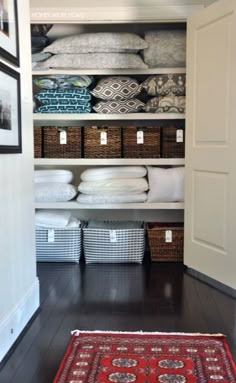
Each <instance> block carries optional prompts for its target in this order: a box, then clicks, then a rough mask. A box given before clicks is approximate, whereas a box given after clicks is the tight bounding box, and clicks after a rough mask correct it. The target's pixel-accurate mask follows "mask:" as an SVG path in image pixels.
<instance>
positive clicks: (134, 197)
mask: <svg viewBox="0 0 236 383" xmlns="http://www.w3.org/2000/svg"><path fill="white" fill-rule="evenodd" d="M146 200H147V193H139V194H124V195H102V194H100V195H89V194H79V195H78V197H77V202H79V203H88V204H94V203H132V202H133V203H135V202H145V201H146Z"/></svg>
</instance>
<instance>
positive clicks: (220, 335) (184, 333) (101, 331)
mask: <svg viewBox="0 0 236 383" xmlns="http://www.w3.org/2000/svg"><path fill="white" fill-rule="evenodd" d="M83 333H91V334H93V333H94V334H96V333H97V334H99V333H106V334H129V335H132V334H134V335H176V336H178V335H184V336H218V337H226V336H225V335H224V334H221V333H218V334H203V333H200V332H199V333H198V332H196V333H190V332H188V333H186V332H159V331H154V332H152V331H142V330H140V331H106V330H94V331H90V330H73V331H71V335H74V336H79V335H80V334H83Z"/></svg>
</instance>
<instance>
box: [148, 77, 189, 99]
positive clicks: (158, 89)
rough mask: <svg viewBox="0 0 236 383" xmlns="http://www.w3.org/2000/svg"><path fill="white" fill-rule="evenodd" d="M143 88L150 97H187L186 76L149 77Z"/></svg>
mask: <svg viewBox="0 0 236 383" xmlns="http://www.w3.org/2000/svg"><path fill="white" fill-rule="evenodd" d="M142 88H143V89H145V90H146V92H147V94H149V95H150V96H167V95H168V94H173V95H175V96H185V92H186V75H185V74H160V75H156V76H150V77H148V78H147V79H146V80H145V81H144V82H143V83H142Z"/></svg>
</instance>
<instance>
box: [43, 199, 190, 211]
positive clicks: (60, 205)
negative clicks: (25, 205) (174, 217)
mask: <svg viewBox="0 0 236 383" xmlns="http://www.w3.org/2000/svg"><path fill="white" fill-rule="evenodd" d="M35 208H36V209H73V210H74V209H86V210H87V209H92V210H94V209H102V210H104V209H106V210H107V209H110V210H112V209H124V210H128V209H132V210H133V209H137V210H157V209H158V210H159V209H163V210H170V209H171V210H173V209H176V210H183V209H184V203H182V202H163V203H147V202H142V203H123V204H80V203H78V202H75V201H69V202H53V203H51V202H41V203H36V204H35Z"/></svg>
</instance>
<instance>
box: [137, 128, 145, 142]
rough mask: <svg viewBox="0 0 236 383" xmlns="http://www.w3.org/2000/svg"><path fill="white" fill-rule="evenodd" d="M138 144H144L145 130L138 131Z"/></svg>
mask: <svg viewBox="0 0 236 383" xmlns="http://www.w3.org/2000/svg"><path fill="white" fill-rule="evenodd" d="M137 144H144V134H143V130H138V131H137Z"/></svg>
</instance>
